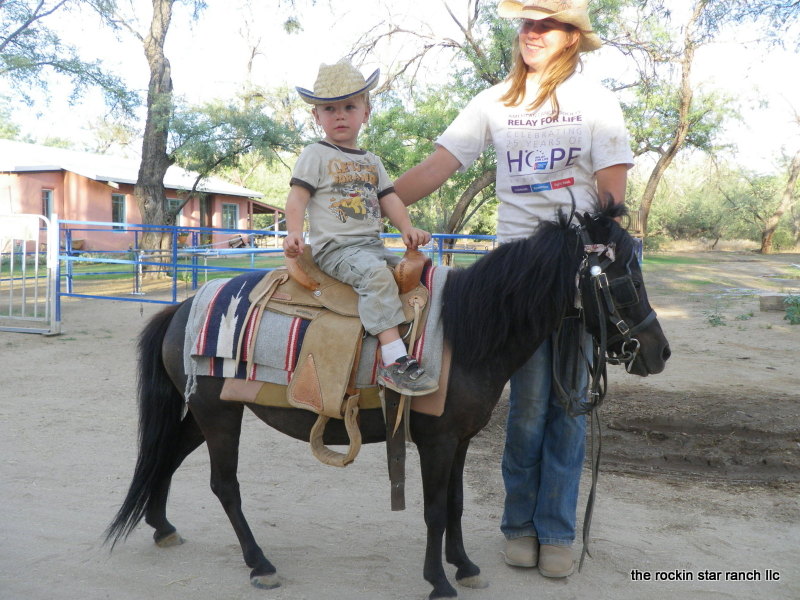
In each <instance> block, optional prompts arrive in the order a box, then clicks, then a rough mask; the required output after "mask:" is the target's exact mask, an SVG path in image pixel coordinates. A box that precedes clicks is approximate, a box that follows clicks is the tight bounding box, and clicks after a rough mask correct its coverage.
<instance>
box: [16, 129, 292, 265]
mask: <svg viewBox="0 0 800 600" xmlns="http://www.w3.org/2000/svg"><path fill="white" fill-rule="evenodd" d="M138 171H139V160H138V159H128V158H119V157H114V156H108V155H103V154H89V153H85V152H76V151H74V150H65V149H62V148H52V147H48V146H39V145H35V144H26V143H23V142H17V141H13V140H0V219H2V215H3V214H22V213H31V214H42V215H45V216H48V217H49V216H51V215H53V214H55V215H57V216H58V218H59V219H61V220H73V221H89V222H104V223H111V222H113V223H115V225H114V226H111V227H105V228H102V227H99V228H97V227H96V228H95V229H97V230H96V231H75V232H74V234H73V240H81V241H80V242H75V241H73V244H76V243H77V244H79V245H81V246H82V248H81V249H82V250H88V251H91V250H99V251H103V250H125V249H127V248H129V247H130V246H131V245H132V243H133V235H134V234H133V233H131V232H129V231H127V228H126V227H125V225H124V224H139V223H141V222H142V218H141V214H140V211H139V207H138V205H137V202H136V198H135V197H134V195H133V187H134V184H135V183H136V179H137V175H138ZM196 176H197V175H196V174H195V173H191V172H189V171H186V170H184V169H181V168H180V167H176V166H173V167H170V169H169V170H168V171H167V175H166V177H165V178H164V186H165V188H166V195H167V199H168V201H169V202H170V203H172V202H175V203H178V202H180V199H181V198H183V197H184V194H185V192H186V191H188V190H191V189H192V186H193V184H194V181H195V178H196ZM198 191H200V192H202V197H200V198H193V199H192V200H190V201H189V202H188V203H187V204H186V206H184V208H183V210H182V211H181V213H180V215H179V216H178V222H177V225H180V226H182V227H213V228H224V229H252V228H253V225H252V217H253V215H254V214H258V213H275V214H276V216H278V217H279V216H280V214H281V213H283V209H281V208H278V207H275V206H270V205H269V204H266V203H264V202H263V201H261V200H259V199H260V198H262V194H260V193H259V192H256V191H254V190H250V189H247V188H245V187H241V186H238V185H234V184H232V183H230V182H227V181H225V180H222V179H220V178H217V177H209V178H206V179H205V180H204V181H203V182H202V183H201V184H200V185H199V186H198ZM279 220H280V219H279V218H276V219H275V222H278V221H279ZM69 227H71V228H73V229H80V226H77V225H70V226H69ZM231 237H232V234H231V233H224V234H213V236H212V238H211V240H210V241H211V242H212V243H215V244H224V243H225V242H226V241H227V240H228V239H230V238H231Z"/></svg>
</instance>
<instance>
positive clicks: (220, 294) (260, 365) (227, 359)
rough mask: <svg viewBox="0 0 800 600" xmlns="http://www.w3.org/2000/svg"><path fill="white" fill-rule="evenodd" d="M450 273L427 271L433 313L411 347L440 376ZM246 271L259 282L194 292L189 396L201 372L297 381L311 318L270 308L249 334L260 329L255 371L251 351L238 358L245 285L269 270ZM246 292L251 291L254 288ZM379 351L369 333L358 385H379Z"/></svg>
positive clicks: (217, 284)
mask: <svg viewBox="0 0 800 600" xmlns="http://www.w3.org/2000/svg"><path fill="white" fill-rule="evenodd" d="M448 272H449V269H448V268H447V267H431V268H429V269H428V270H427V271H426V272H425V273H424V275H423V284H424V285H425V287H427V288H428V291H429V294H430V300H429V303H428V310H429V313H428V319H427V321H426V323H425V327H424V329H423V331H422V335H421V336H420V338H419V339H418V340H417V343H416V344H415V345H414V348H413V350H412V352H411V354H413V355H414V356H415V357H417V359H418V360H419V361H420V362H421V363H422V364H423V365H424V366H425V368H426V370H428V372H429V373H431V375H432V376H434V377H438V376H439V372H440V371H441V360H442V347H443V340H442V325H441V322H440V315H441V306H442V298H441V291H442V289H443V287H444V283H445V281H446V279H447V275H448ZM247 275H254V276H255V277H254V281H251V280H250V278H247V280H246V281H238V280H239V279H240V278H241V277H242V276H239V277H236V278H234V279H230V280H225V279H220V280H212V281H210V282H208V283H207V284H205V285H204V286H202V287H201V288H200V289H199V290H198V292H197V294H196V295H195V298H194V301H193V302H192V307H191V311H190V314H189V319H188V322H187V325H186V340H185V342H184V366H185V368H186V373H188V374H189V380H190V381H188V382H187V388H186V394H185V397H186V399H187V401H188V399H189V397H190V396H191V392H192V390H193V387H194V384H195V378H196V376H198V375H203V376H211V377H229V378H237V379H246V380H253V381H263V382H269V383H276V384H280V385H288V384H289V383H290V382H291V380H292V375H293V373H294V371H295V369H296V367H297V362H298V358H299V352H300V349H301V347H302V343H303V336H304V335H305V331H306V329H307V327H308V323H309V321H308V320H306V319H303V318H300V317H292V316H288V315H283V314H279V313H274V312H271V311H265V312H264V313H263V314H262V315H261V320H260V324H259V327H258V331H257V332H247V335H248V336H249V335H252V333H255V334H256V341H255V345H254V347H253V357H252V359H253V360H252V368H251V369H250V372H247V365H246V363H245V361H244V359H246V358H247V357H246V356H242V357H241V358H242V361H241V362H237V361H236V359H235V357H236V339H237V337H236V333H237V332H240V331H241V329H242V327H243V326H244V323H242V320H243V315H245V314H246V313H247V307H246V306H244V305H246V304H247V301H246V296H245V290H251V289H252V287H253V286H255V284H256V283H258V280H260V278H261V277H263V275H264V274H263V273H253V274H250V273H248V274H247ZM225 288H228V289H227V290H226V289H225ZM246 293H247V294H249V291H247V292H246ZM226 299H227V300H226ZM215 323H220V324H221V326H222V327H223V331H222V332H214V331H210V330H207V328H209V327H212V328H213V326H214V324H215ZM220 352H222V355H221V356H220ZM377 354H378V340H377V338H375V337H374V336H367V337H365V338H364V340H363V343H362V349H361V355H360V360H359V368H358V373H357V375H356V385H357V387H369V386H373V385H375V380H376V374H377V367H378V356H377Z"/></svg>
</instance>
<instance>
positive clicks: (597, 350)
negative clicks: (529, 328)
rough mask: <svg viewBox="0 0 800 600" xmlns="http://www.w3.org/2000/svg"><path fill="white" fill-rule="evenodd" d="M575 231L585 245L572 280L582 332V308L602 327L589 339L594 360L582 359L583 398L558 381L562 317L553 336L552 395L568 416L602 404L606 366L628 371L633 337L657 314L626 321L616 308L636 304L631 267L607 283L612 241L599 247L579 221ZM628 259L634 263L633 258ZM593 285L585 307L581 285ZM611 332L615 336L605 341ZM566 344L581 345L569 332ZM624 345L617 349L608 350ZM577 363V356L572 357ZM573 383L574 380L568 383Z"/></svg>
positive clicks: (636, 344) (576, 388)
mask: <svg viewBox="0 0 800 600" xmlns="http://www.w3.org/2000/svg"><path fill="white" fill-rule="evenodd" d="M572 227H573V228H574V229H575V230H576V233H577V237H578V241H579V243H580V244H582V246H583V258H582V259H581V262H580V265H579V267H578V272H577V274H576V276H575V281H576V283H575V285H576V288H577V289H576V297H575V302H576V308H577V309H578V310H579V314H580V316H579V318H580V321H581V329H585V317H586V310H596V311H597V314H596V317H597V323H598V326H599V329H600V334H599V336H597V337H595V336H592V358H593V360H591V361H590V360H588V358H587V357H584V358H585V359H586V362H587V365H588V372H589V378H590V384H589V393H588V395H587V396H584V389H579V386H577V385H571V386H569V385H568V387H570V389H565V388H564V386H563V385H562V383H561V377H560V375H559V374H560V373H561V372H562V366H563V365H562V362H561V360H560V358H559V356H560V354H559V352H560V350H561V349H560V348H559V346H560V344H559V339H561V338H563V336H562V335H561V333H562V329H563V328H564V327H565V324H566V323H567V322H568V319H570V317H566V316H565V317H563V318H562V322H561V325H560V327H559V332H558V335H556V342H555V344H556V348H555V351H554V357H555V359H554V360H553V381H554V386H555V388H556V391H557V393H558V395H559V397H560V398H561V400H562V403H563V404H564V406H565V408H566V409H567V411H568V412H569V413H570V415H572V416H577V415H582V414H589V413H591V412H592V411H593V410H594V409H595V408H596V407H598V406H600V405H601V404H602V402H603V399H604V398H605V394H606V365H607V364H611V365H619V364H624V365H625V370H626V371H628V372H629V373H630V370H631V367H632V365H633V362H634V360H635V359H636V356H637V355H638V353H639V347H640V344H639V340H638V339H637V338H636V334H637V333H639V332H640V331H643V330H644V329H645V328H647V327H648V326H649V325H650V324H651V323H652V322H653V321H654V320H655V319H656V312H655V311H654V310H652V309H651V310H650V312H649V313H648V315H647V316H646V317H645V318H644V319H642V320H641V321H640V322H639V323H636V324H634V325H633V326H631V325H629V324H628V322H627V321H626V320H625V318H624V317H623V316H622V315H621V314H620V312H619V311H620V309H622V308H625V307H628V306H633V305H635V304H638V303H639V293H638V291H637V289H636V286H635V285H634V283H633V278H632V277H631V269H630V265H628V266H627V267H626V269H627V271H628V274H627V275H623V276H621V277H617V278H615V279H609V277H608V275H607V273H606V269H607V268H608V266H609V265H611V264H612V263H613V262H614V261H615V260H616V258H617V256H616V245H615V244H614V242H610V243H608V244H597V243H594V242H593V241H592V240H591V239H590V238H589V233H588V231H587V228H586V224H585V223H583V222H581V223H579V224H578V225H573V226H572ZM630 260H636V257H635V256H632V257H631V259H630ZM587 278H588V283H589V285H590V286H591V293H592V296H593V300H594V302H592V303H591V304H592V306H584V302H583V299H582V295H581V290H582V288H583V282H584V281H587ZM609 329H610V330H611V331H612V332H615V333H613V334H612V335H611V336H610V337H609ZM570 338H571V339H570V340H569V341H568V342H567V343H568V344H579V345H580V343H581V340H580V336H576V335H575V334H574V332H573V334H572V335H571V336H570ZM618 342H622V344H621V346H620V349H619V350H618V351H613V350H610V349H609V348H610V347H612V346H614V345H615V344H617V343H618ZM574 356H575V359H576V360H578V359H579V357H578V356H577V354H575V355H574ZM570 367H571V368H572V369H571V371H570V372H572V373H576V372H577V371H576V368H575V367H576V365H575V364H573V365H570ZM571 383H573V384H574V383H575V382H571Z"/></svg>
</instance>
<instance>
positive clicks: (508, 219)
mask: <svg viewBox="0 0 800 600" xmlns="http://www.w3.org/2000/svg"><path fill="white" fill-rule="evenodd" d="M508 87H509V84H508V82H503V83H500V84H498V85H496V86H494V87H491V88H489V89H487V90H484V91H482V92H481V93H479V94H478V95H477V96H475V97H474V98H473V99H472V100H471V101H470V102H469V104H468V105H467V106H466V107H465V108H464V110H463V111H461V113H460V114H459V115H458V117H456V119H455V120H454V121H453V123H452V124H451V125H450V127H448V128H447V130H446V131H445V132H444V133H443V134H442V135H441V136H440V137H439V139H437V140H436V143H437V144H439V145H441V146H443V147H444V148H446V149H447V150H448V151H449V152H450V153H452V154H453V156H455V157H456V158H457V159H458V160H459V162H460V163H461V165H462V169H466V168H467V167H469V165H470V164H472V162H473V161H474V160H475V159H477V158H478V157H479V156H480V155H481V154H482V153H483V151H484V150H485V149H486V148H487V147H488V146H489V145H493V146H494V148H495V152H496V153H497V186H496V187H497V197H498V199H499V200H500V206H499V208H498V212H497V238H498V241H501V242H507V241H511V240H514V239H519V238H524V237H528V236H530V235H531V234H532V233H533V232H534V230H535V229H536V227H537V226H538V224H539V221H540V220H548V219H552V218H553V217H554V216H555V213H556V211H557V209H558V208H559V207H563V208H564V209H566V210H567V211H568V210H569V209H570V207H571V205H572V200H571V198H570V195H569V193H568V191H567V190H566V189H563V188H570V189H571V190H572V192H573V194H574V195H575V201H576V203H577V207H578V210H588V209H589V208H590V207H591V205H592V203H593V202H594V200H595V198H596V196H597V192H596V188H595V180H594V174H595V172H596V171H598V170H600V169H604V168H606V167H610V166H613V165H619V164H625V165H628V166H632V164H633V153H632V152H631V149H630V145H629V143H628V132H627V130H626V128H625V122H624V119H623V116H622V109H621V108H620V105H619V102H618V101H617V99H616V98H615V97H614V95H613V94H612V93H611V91H609V90H608V89H606V88H604V87H602V86H601V85H599V84H596V83H592V82H591V81H589V80H588V79H586V78H585V77H584V76H583V75H581V74H580V73H575V74H573V75H572V76H571V77H570V78H569V79H568V80H567V81H565V82H564V83H563V84H561V86H559V88H558V92H557V93H558V102H559V108H560V111H559V115H558V117H557V118H553V117H552V116H551V115H552V106H551V105H550V103H549V102H545V103H544V104H543V105H542V106H541V107H539V109H537V110H536V111H535V112H529V111H528V110H527V109H526V107H528V106H530V104H531V102H532V101H533V99H534V98H535V96H536V92H537V88H536V86H530V85H529V86H528V88H529V89H528V90H527V95H526V97H525V98H524V99H523V101H522V102H521V103H520V104H519V105H517V106H512V107H509V106H505V105H504V104H503V103H502V102H500V97H501V96H502V95H503V94H504V93H505V92H506V90H507V89H508ZM531 87H533V89H532V90H531V89H530V88H531Z"/></svg>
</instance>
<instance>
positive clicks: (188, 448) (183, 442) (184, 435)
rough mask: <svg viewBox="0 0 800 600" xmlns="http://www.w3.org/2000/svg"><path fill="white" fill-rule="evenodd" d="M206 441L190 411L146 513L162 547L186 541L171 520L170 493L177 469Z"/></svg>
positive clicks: (154, 486) (156, 539)
mask: <svg viewBox="0 0 800 600" xmlns="http://www.w3.org/2000/svg"><path fill="white" fill-rule="evenodd" d="M204 441H205V438H204V437H203V432H202V431H200V428H199V427H198V426H197V421H195V420H194V416H192V413H191V412H187V413H186V416H185V417H184V418H183V420H182V421H181V424H180V429H179V431H178V435H177V439H176V440H175V453H174V455H173V456H172V458H171V460H170V462H169V464H167V465H165V471H164V472H163V473H162V474H161V475H160V477H159V480H158V482H156V483H155V484H154V485H153V492H152V494H151V495H150V499H149V501H148V503H147V512H146V513H145V522H146V523H147V524H148V525H150V527H152V528H153V529H155V531H154V532H153V539H154V540H155V542H156V544H157V545H158V546H159V547H161V548H166V547H169V546H178V545H180V544H182V543H183V541H184V540H183V538H182V537H181V536H180V534H178V532H177V531H176V529H175V527H174V526H173V525H172V523H170V522H169V521H168V520H167V497H168V496H169V487H170V484H171V483H172V476H173V475H174V474H175V471H176V470H177V469H178V467H179V466H180V465H181V463H182V462H183V461H184V459H185V458H186V457H187V456H189V455H190V454H191V453H192V452H194V451H195V450H196V449H197V448H198V447H199V446H200V445H201V444H202V443H203V442H204Z"/></svg>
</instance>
